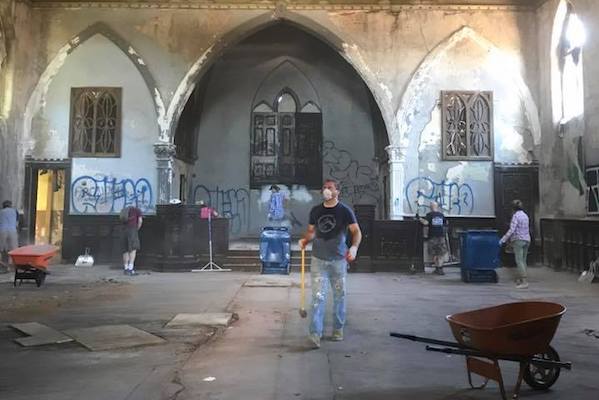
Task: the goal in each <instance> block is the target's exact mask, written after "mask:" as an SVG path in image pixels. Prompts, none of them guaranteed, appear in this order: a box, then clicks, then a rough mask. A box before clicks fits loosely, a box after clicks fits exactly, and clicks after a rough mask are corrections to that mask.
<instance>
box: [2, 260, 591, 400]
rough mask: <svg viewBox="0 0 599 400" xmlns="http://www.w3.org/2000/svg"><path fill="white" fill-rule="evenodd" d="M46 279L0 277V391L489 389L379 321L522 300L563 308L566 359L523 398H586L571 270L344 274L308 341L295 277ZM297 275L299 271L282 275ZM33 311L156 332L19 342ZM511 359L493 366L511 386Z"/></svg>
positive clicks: (236, 393)
mask: <svg viewBox="0 0 599 400" xmlns="http://www.w3.org/2000/svg"><path fill="white" fill-rule="evenodd" d="M53 271H54V274H53V275H51V276H49V277H48V279H47V281H46V283H45V285H43V286H42V287H41V288H39V289H38V288H36V287H35V286H34V285H26V286H25V285H24V286H22V287H20V288H16V289H14V288H13V287H12V286H11V284H10V283H9V282H8V281H7V280H8V279H9V278H10V277H9V276H7V275H0V354H2V357H1V358H0V398H2V399H75V398H77V399H81V398H85V399H179V400H187V399H219V400H225V399H244V400H245V399H257V400H258V399H260V400H267V399H385V400H387V399H389V400H390V399H427V400H438V399H439V400H440V399H456V400H461V399H464V400H465V399H469V400H470V399H481V400H486V399H499V398H500V396H499V392H498V389H497V385H495V384H492V383H491V384H490V385H489V387H488V388H487V389H485V390H482V391H479V390H469V389H468V384H467V379H466V373H465V368H464V360H463V358H462V357H460V356H447V355H443V354H438V353H430V352H426V351H425V349H424V345H422V344H418V343H413V342H407V341H400V340H398V339H394V338H391V337H389V336H388V333H389V331H400V332H403V333H413V334H417V335H420V336H430V337H435V338H439V339H447V340H451V339H452V337H451V333H450V331H449V328H448V325H447V323H446V322H445V320H444V317H445V315H447V314H451V313H455V312H459V311H464V310H468V309H473V308H479V307H483V306H487V305H494V304H498V303H504V302H512V301H518V300H525V299H546V300H550V301H556V302H560V303H562V304H564V305H566V306H567V307H568V312H567V313H566V315H565V317H564V318H563V320H562V323H561V325H560V328H559V330H558V332H557V335H556V337H555V339H554V340H553V342H552V344H553V346H554V347H555V348H556V349H557V350H558V351H559V353H560V355H561V358H562V359H563V360H567V361H572V362H573V363H574V368H573V370H572V371H570V372H568V371H563V372H562V375H561V377H560V379H559V380H558V382H557V383H556V385H555V386H554V387H553V390H551V391H548V392H542V393H541V392H534V391H532V390H531V389H529V388H528V387H527V386H526V385H524V386H523V391H522V393H521V397H522V398H531V399H532V398H535V399H536V398H538V399H547V400H550V399H577V400H578V399H580V400H584V399H597V398H598V393H599V381H598V380H597V379H596V376H597V371H598V370H599V359H598V357H597V356H598V355H599V339H597V338H595V337H593V336H592V335H588V334H586V333H585V330H595V331H597V332H599V313H597V304H598V302H597V300H598V299H599V285H598V284H595V285H587V286H584V285H581V284H578V283H577V282H576V279H577V276H576V275H573V274H569V273H556V272H553V271H551V270H548V269H544V268H534V269H531V287H530V289H528V290H524V291H518V290H516V289H515V288H514V286H513V284H512V283H510V281H509V277H510V273H511V270H501V271H500V273H501V277H502V283H500V284H497V285H493V284H490V285H475V284H463V283H461V282H460V280H459V274H458V271H459V270H457V269H454V270H450V272H449V273H448V274H447V275H446V276H444V277H438V276H433V275H428V274H427V275H422V274H419V275H400V274H392V273H376V274H350V275H349V279H348V286H349V294H348V323H347V327H346V340H345V341H344V342H330V341H323V346H322V348H321V349H319V350H308V347H307V344H306V341H305V333H306V330H307V320H302V319H301V318H300V317H299V315H298V310H297V308H298V300H299V289H298V288H297V285H293V286H291V287H242V284H243V282H245V281H246V280H247V279H250V278H251V277H252V276H253V275H252V274H243V273H207V274H194V273H180V274H175V273H163V274H160V273H152V274H147V275H141V276H137V277H124V276H122V275H120V273H119V271H112V270H109V269H108V268H106V267H93V268H92V269H87V270H83V269H74V268H72V267H66V266H63V267H54V269H53ZM292 279H293V280H295V281H297V279H298V276H297V275H294V276H292ZM224 311H229V312H235V313H237V314H238V315H239V320H238V321H237V322H235V323H234V324H233V325H232V326H231V327H229V328H227V329H220V330H217V329H208V328H204V329H193V330H192V329H187V330H174V329H168V328H164V325H165V324H166V322H167V321H168V320H170V319H171V318H172V317H173V316H174V315H175V314H177V313H199V312H224ZM30 321H37V322H41V323H44V324H46V325H48V326H51V327H52V328H54V329H58V330H64V329H72V328H84V327H91V326H97V325H105V324H130V325H132V326H135V327H137V328H140V329H144V330H146V331H148V332H150V333H153V334H155V335H158V336H160V337H163V338H165V339H166V340H167V343H166V344H163V345H156V346H149V347H142V348H134V349H128V350H119V351H102V352H90V351H88V350H86V349H84V348H83V347H82V346H80V345H78V344H76V343H70V344H62V345H53V346H44V347H39V348H31V349H29V348H27V349H26V348H22V347H20V346H19V345H17V344H16V343H14V342H13V341H12V339H13V338H16V337H19V336H20V335H19V333H18V332H16V331H14V330H12V329H10V328H9V327H7V323H11V322H30ZM515 367H516V364H515V363H504V364H503V365H502V368H503V371H504V376H505V380H506V382H507V384H508V386H511V385H512V384H513V382H514V381H515V374H516V368H515Z"/></svg>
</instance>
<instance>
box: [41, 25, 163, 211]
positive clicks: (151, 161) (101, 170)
mask: <svg viewBox="0 0 599 400" xmlns="http://www.w3.org/2000/svg"><path fill="white" fill-rule="evenodd" d="M86 86H109V87H121V88H122V123H121V138H122V139H121V157H119V158H74V159H73V162H72V181H71V185H72V186H71V199H70V201H71V209H70V211H71V213H72V214H78V213H80V214H107V213H117V212H119V211H120V209H121V208H122V206H123V204H124V202H125V199H124V197H123V196H126V198H127V200H126V201H127V203H132V202H133V203H136V202H137V204H138V205H139V206H140V208H142V209H143V210H144V211H145V212H146V213H152V212H154V210H155V207H154V205H155V199H156V188H157V182H156V161H155V156H154V149H153V144H154V143H155V142H156V136H157V133H158V127H157V124H156V122H155V121H156V119H155V109H154V107H153V105H152V100H151V97H150V93H149V91H148V88H147V86H146V84H145V83H144V81H143V79H142V78H141V76H140V74H139V72H138V71H137V70H136V69H135V67H134V66H133V65H132V63H131V61H130V60H129V59H128V58H127V57H126V56H125V55H124V54H123V53H122V51H121V50H119V49H118V48H117V47H116V46H115V45H114V44H113V43H111V42H110V41H109V40H108V39H106V38H104V37H103V36H100V35H96V36H94V37H92V38H91V39H89V40H88V41H87V42H85V43H84V44H83V45H81V46H80V47H78V48H77V49H76V50H75V51H74V52H73V53H71V54H70V55H68V56H67V57H65V60H64V62H63V63H62V64H61V66H60V68H59V69H58V70H57V71H56V75H55V76H54V77H53V79H52V81H51V82H49V85H48V91H47V95H46V97H45V101H44V103H43V104H42V107H41V108H39V109H37V110H35V111H34V119H33V123H32V125H31V129H32V132H31V137H32V142H33V147H32V149H31V153H30V155H31V156H32V157H33V158H37V159H45V158H67V157H68V143H69V121H70V104H71V99H70V97H71V88H72V87H86Z"/></svg>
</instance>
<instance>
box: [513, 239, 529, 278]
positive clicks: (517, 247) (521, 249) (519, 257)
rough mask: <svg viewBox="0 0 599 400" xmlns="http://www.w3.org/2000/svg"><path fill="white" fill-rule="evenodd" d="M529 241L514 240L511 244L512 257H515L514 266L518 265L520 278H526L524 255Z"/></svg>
mask: <svg viewBox="0 0 599 400" xmlns="http://www.w3.org/2000/svg"><path fill="white" fill-rule="evenodd" d="M529 245H530V242H527V241H526V240H514V241H513V242H512V246H513V247H514V258H515V259H516V266H517V267H518V275H519V278H520V279H526V256H527V255H528V246H529Z"/></svg>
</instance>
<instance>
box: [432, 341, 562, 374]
mask: <svg viewBox="0 0 599 400" xmlns="http://www.w3.org/2000/svg"><path fill="white" fill-rule="evenodd" d="M426 350H427V351H434V352H437V353H445V354H457V355H461V356H467V357H483V358H489V359H497V360H504V361H515V362H527V363H530V364H533V365H537V366H540V367H545V368H564V369H567V370H568V371H570V370H571V369H572V363H571V362H562V361H553V360H544V359H542V358H538V357H524V356H499V355H495V354H488V353H483V352H480V351H476V350H472V349H455V348H454V349H452V348H447V347H435V346H426Z"/></svg>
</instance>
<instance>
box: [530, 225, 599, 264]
mask: <svg viewBox="0 0 599 400" xmlns="http://www.w3.org/2000/svg"><path fill="white" fill-rule="evenodd" d="M541 235H542V243H543V262H544V263H545V264H546V265H547V266H549V267H551V268H555V269H558V270H559V269H566V270H569V271H573V272H577V273H578V272H581V271H583V270H585V269H587V268H588V267H589V264H590V263H591V261H593V260H595V259H597V258H598V257H599V220H575V219H542V220H541Z"/></svg>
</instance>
